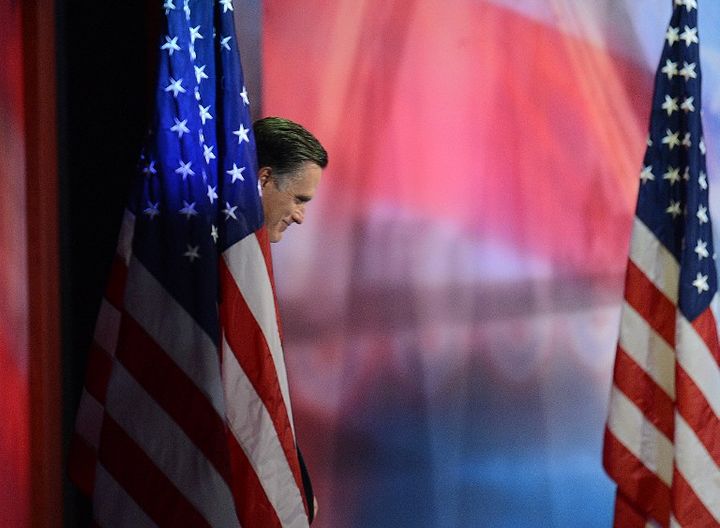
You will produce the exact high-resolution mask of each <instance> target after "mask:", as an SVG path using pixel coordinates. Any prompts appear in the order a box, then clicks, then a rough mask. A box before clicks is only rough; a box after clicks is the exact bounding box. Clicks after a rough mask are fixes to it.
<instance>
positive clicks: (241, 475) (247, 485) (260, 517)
mask: <svg viewBox="0 0 720 528" xmlns="http://www.w3.org/2000/svg"><path fill="white" fill-rule="evenodd" d="M227 442H228V445H229V446H230V454H231V459H232V472H233V477H234V480H233V489H234V490H242V493H240V494H239V496H238V497H237V500H236V508H237V513H238V518H239V519H240V525H241V526H263V527H267V528H280V527H281V526H282V523H281V522H280V519H279V518H278V516H277V512H276V511H275V508H274V507H273V505H272V504H271V503H270V500H269V499H268V496H267V494H266V493H265V490H264V488H263V487H262V484H261V483H260V479H259V478H258V476H257V474H256V473H255V469H254V468H253V467H252V465H251V464H250V461H249V460H248V458H247V456H246V455H245V451H243V449H242V447H241V446H240V445H239V444H238V443H237V440H236V439H235V436H234V435H233V434H232V432H231V431H229V430H228V432H227Z"/></svg>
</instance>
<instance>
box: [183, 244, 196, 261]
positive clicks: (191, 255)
mask: <svg viewBox="0 0 720 528" xmlns="http://www.w3.org/2000/svg"><path fill="white" fill-rule="evenodd" d="M199 252H200V246H191V245H190V244H188V245H187V251H186V252H185V253H183V257H187V258H188V260H190V262H195V259H199V258H200V253H199Z"/></svg>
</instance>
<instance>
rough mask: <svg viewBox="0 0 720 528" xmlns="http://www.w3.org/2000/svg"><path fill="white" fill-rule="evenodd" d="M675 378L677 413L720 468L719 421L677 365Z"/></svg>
mask: <svg viewBox="0 0 720 528" xmlns="http://www.w3.org/2000/svg"><path fill="white" fill-rule="evenodd" d="M675 376H676V378H675V379H676V382H675V385H676V391H677V407H678V411H679V412H680V414H682V416H683V418H684V419H685V421H686V422H687V423H688V425H689V426H690V428H691V429H692V430H693V431H694V432H695V435H696V436H697V437H698V439H699V440H700V441H701V442H702V444H703V445H704V446H705V449H707V451H708V453H710V456H711V457H712V458H713V459H714V460H715V463H716V464H717V465H718V466H720V420H718V417H717V416H716V415H715V413H714V412H713V410H712V408H711V407H710V405H708V402H707V400H706V399H705V396H704V395H703V393H702V392H701V391H700V389H699V388H698V386H697V385H695V382H693V380H692V378H691V377H690V376H688V374H687V372H685V370H684V369H683V368H682V367H681V366H680V365H679V364H678V365H677V366H676V371H675Z"/></svg>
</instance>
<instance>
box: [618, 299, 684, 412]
mask: <svg viewBox="0 0 720 528" xmlns="http://www.w3.org/2000/svg"><path fill="white" fill-rule="evenodd" d="M622 310H623V312H622V317H621V319H620V339H619V342H620V346H621V347H622V349H623V350H624V351H625V352H626V353H627V354H628V355H629V356H630V357H631V358H633V359H634V360H635V362H636V363H637V364H638V365H640V366H641V367H642V368H643V369H644V370H645V372H647V373H648V375H649V376H650V377H651V378H652V379H653V381H654V382H655V383H657V384H658V385H659V386H660V387H661V388H662V389H663V390H664V391H665V392H666V393H667V395H668V396H670V397H671V398H672V399H673V400H674V399H675V352H674V350H673V349H672V347H671V346H670V345H669V344H668V343H667V342H666V341H665V340H664V339H663V338H662V337H660V335H659V334H658V333H657V332H655V330H653V329H652V327H651V326H650V325H649V324H648V323H647V321H646V320H645V319H644V318H643V317H642V316H641V315H640V314H639V313H637V311H635V309H634V308H633V307H632V306H630V305H629V304H628V303H627V301H625V302H624V303H623V307H622Z"/></svg>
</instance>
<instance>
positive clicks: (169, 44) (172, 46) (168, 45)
mask: <svg viewBox="0 0 720 528" xmlns="http://www.w3.org/2000/svg"><path fill="white" fill-rule="evenodd" d="M177 39H178V38H177V37H173V38H170V36H169V35H166V36H165V44H163V45H162V46H160V49H164V50H168V53H169V54H170V56H172V54H173V53H174V52H176V51H180V50H181V49H182V48H180V46H178V44H177Z"/></svg>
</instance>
